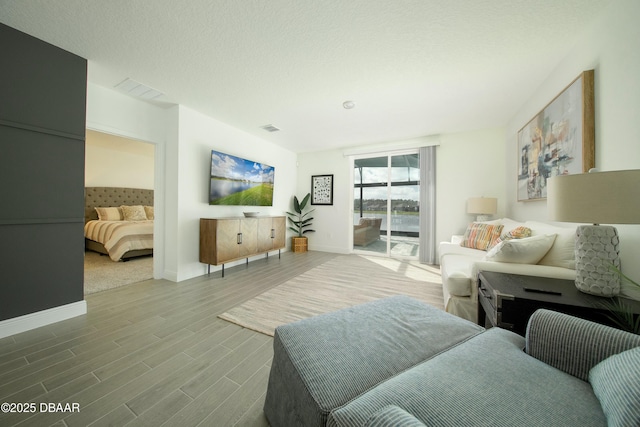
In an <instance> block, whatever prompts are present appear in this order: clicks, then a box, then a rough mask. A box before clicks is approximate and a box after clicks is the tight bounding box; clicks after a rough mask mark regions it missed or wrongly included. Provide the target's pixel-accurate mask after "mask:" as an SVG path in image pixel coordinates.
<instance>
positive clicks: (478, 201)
mask: <svg viewBox="0 0 640 427" xmlns="http://www.w3.org/2000/svg"><path fill="white" fill-rule="evenodd" d="M496 212H498V199H496V198H493V197H472V198H470V199H469V200H467V213H468V214H474V215H478V214H481V215H493V214H495V213H496Z"/></svg>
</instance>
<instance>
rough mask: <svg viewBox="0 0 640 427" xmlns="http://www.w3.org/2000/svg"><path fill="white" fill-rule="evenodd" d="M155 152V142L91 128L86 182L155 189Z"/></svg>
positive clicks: (88, 183) (88, 140) (88, 137)
mask: <svg viewBox="0 0 640 427" xmlns="http://www.w3.org/2000/svg"><path fill="white" fill-rule="evenodd" d="M154 153H155V149H154V145H153V144H150V143H146V142H140V141H136V140H133V139H130V138H122V137H119V136H115V135H110V134H106V133H102V132H96V131H92V130H88V131H87V135H86V142H85V171H84V185H85V186H86V187H129V188H145V189H150V190H152V189H153V184H154V179H155V174H154V163H155V160H154Z"/></svg>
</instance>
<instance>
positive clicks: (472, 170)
mask: <svg viewBox="0 0 640 427" xmlns="http://www.w3.org/2000/svg"><path fill="white" fill-rule="evenodd" d="M437 139H438V140H439V144H440V145H439V146H438V148H437V151H436V192H437V195H436V199H437V202H436V203H437V206H436V229H437V235H436V241H437V242H440V241H442V240H449V239H450V237H451V234H459V233H462V232H464V230H465V228H466V226H467V224H468V223H469V222H470V221H472V220H473V217H471V216H469V215H467V214H466V201H467V199H468V198H469V197H478V196H485V197H497V198H498V200H499V202H498V214H497V215H496V217H499V216H501V215H502V214H503V213H504V206H505V201H504V193H505V185H504V180H503V177H504V175H505V165H504V159H503V149H504V130H503V129H485V130H479V131H473V132H461V133H455V134H446V135H439V136H438V138H437ZM401 145H402V144H398V147H397V148H398V149H403V148H406V147H404V146H401ZM380 149H381V148H380V146H379V145H376V146H372V147H371V150H372V152H378V151H379V150H380ZM384 149H385V150H389V151H391V150H394V144H387V145H385V146H384ZM366 150H367V149H366V148H365V147H363V148H361V149H360V148H359V149H358V153H359V154H363V153H365V152H366ZM347 151H349V150H347ZM298 163H299V165H298V187H297V188H298V190H297V192H296V194H297V195H298V197H302V196H304V195H305V194H307V193H308V192H309V191H311V176H312V175H326V174H333V175H334V196H333V198H334V200H333V206H312V207H314V208H315V209H316V210H315V212H314V214H313V217H314V221H313V228H314V229H315V230H316V233H313V234H309V235H308V236H309V248H310V249H311V250H320V251H326V252H338V253H349V252H351V249H352V248H351V246H350V242H351V240H350V239H349V237H350V235H351V233H352V232H353V228H352V225H353V205H352V195H353V187H352V185H353V182H352V179H353V178H352V176H351V174H352V170H351V169H350V167H351V163H350V160H349V158H348V157H346V156H345V155H344V150H330V151H322V152H312V153H303V154H299V155H298Z"/></svg>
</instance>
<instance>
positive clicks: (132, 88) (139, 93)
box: [115, 78, 164, 100]
mask: <svg viewBox="0 0 640 427" xmlns="http://www.w3.org/2000/svg"><path fill="white" fill-rule="evenodd" d="M115 88H116V89H118V90H119V91H120V92H124V93H126V94H127V95H130V96H134V97H136V98H141V99H146V100H152V99H156V98H159V97H161V96H162V95H164V93H162V92H159V91H157V90H155V89H152V88H150V87H149V86H145V85H143V84H142V83H138V82H137V81H135V80H131V79H129V78H127V79H124V80H123V81H121V82H120V83H118V84H117V85H116V86H115Z"/></svg>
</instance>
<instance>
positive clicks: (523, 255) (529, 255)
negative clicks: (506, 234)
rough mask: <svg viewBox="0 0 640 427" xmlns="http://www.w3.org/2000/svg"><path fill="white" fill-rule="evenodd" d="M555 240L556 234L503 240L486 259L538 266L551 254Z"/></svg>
mask: <svg viewBox="0 0 640 427" xmlns="http://www.w3.org/2000/svg"><path fill="white" fill-rule="evenodd" d="M555 239H556V235H555V234H543V235H540V236H533V237H527V238H524V239H512V240H503V241H502V242H500V243H499V244H497V245H496V246H495V247H493V248H492V249H491V250H490V251H489V253H487V257H486V259H487V261H497V262H513V263H518V264H537V263H538V261H540V260H541V259H542V257H543V256H544V255H545V254H546V253H547V252H549V249H551V246H552V245H553V241H554V240H555Z"/></svg>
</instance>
